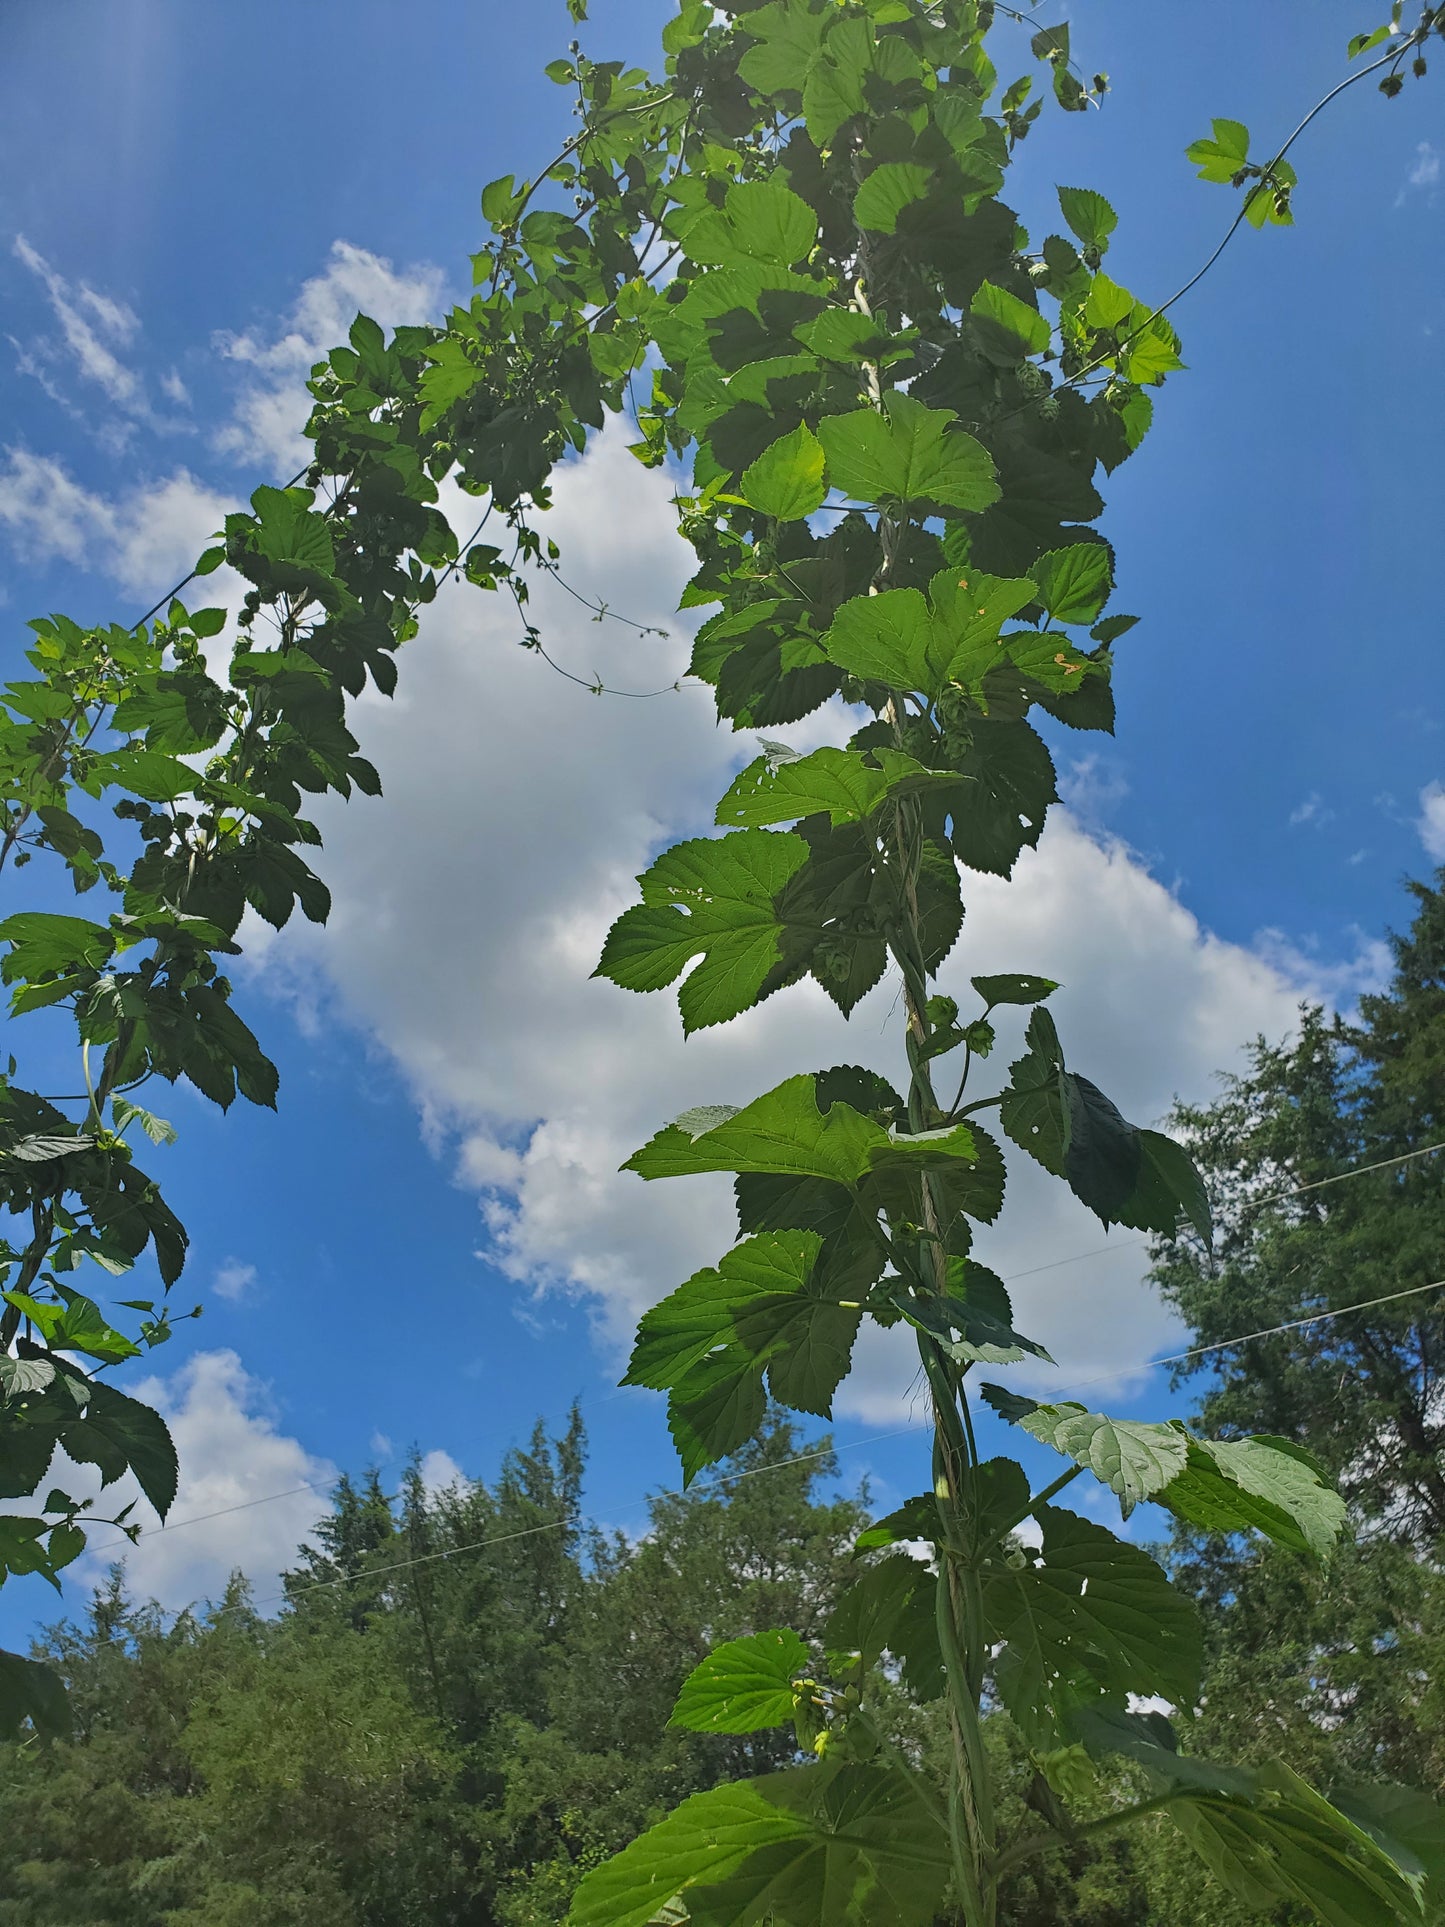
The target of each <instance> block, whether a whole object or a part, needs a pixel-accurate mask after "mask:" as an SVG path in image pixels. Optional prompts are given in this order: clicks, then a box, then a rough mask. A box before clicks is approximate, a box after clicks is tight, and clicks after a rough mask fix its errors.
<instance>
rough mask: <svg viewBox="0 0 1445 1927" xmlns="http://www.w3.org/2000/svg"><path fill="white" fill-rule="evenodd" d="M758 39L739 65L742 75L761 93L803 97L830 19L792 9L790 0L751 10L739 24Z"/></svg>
mask: <svg viewBox="0 0 1445 1927" xmlns="http://www.w3.org/2000/svg"><path fill="white" fill-rule="evenodd" d="M739 24H740V25H741V27H742V30H743V32H744V33H748V34H753V35H756V37H757V44H756V45H754V46H751V47H749V48H748V50H747V52H746V53H744V54H743V56H742V58H741V59H740V60H739V62H738V76H739V78H740V79H741V80H743V81H744V82H746V84H747V85H748V86H749V87H755V88H756V89H757V91H758V92H759V93H761V94H780V93H791V94H793V95H795V96H796V95H797V94H800V93H801V92H802V89H803V80H804V76H805V75H806V74H807V71H808V67H809V65H810V63H811V61H812V59H813V56H814V55H815V54H816V53H817V51H818V47H819V43H820V42H821V40H822V37H823V33H824V30H825V28H826V26H827V24H828V22H827V16H826V15H825V14H821V13H809V12H806V11H803V10H801V9H799V8H797V7H794V6H789V5H788V3H787V0H773V4H772V5H770V6H765V7H757V8H754V9H752V10H751V11H749V12H748V13H747V14H746V15H745V16H744V18H743V19H742V21H741V22H740V23H739Z"/></svg>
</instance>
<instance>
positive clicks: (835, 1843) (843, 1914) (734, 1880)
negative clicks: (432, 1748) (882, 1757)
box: [569, 1765, 949, 1927]
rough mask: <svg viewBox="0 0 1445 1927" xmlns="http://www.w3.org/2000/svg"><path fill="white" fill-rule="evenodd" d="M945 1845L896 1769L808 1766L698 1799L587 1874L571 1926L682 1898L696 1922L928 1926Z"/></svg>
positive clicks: (601, 1925)
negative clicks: (925, 1924)
mask: <svg viewBox="0 0 1445 1927" xmlns="http://www.w3.org/2000/svg"><path fill="white" fill-rule="evenodd" d="M948 1879H949V1854H948V1847H947V1841H946V1839H945V1838H944V1835H943V1833H942V1830H941V1828H940V1826H939V1824H938V1822H937V1820H936V1819H935V1818H934V1816H933V1815H932V1813H931V1812H930V1811H929V1809H928V1808H927V1807H926V1806H924V1804H923V1803H922V1801H921V1800H920V1799H919V1797H918V1795H917V1793H916V1792H915V1791H914V1788H913V1785H912V1783H911V1782H910V1781H909V1780H908V1779H907V1778H906V1777H905V1776H904V1775H903V1774H901V1773H898V1772H896V1771H895V1770H893V1769H891V1768H885V1767H872V1766H870V1767H863V1766H842V1767H834V1766H831V1765H830V1766H815V1767H804V1768H801V1769H797V1770H795V1771H792V1772H785V1773H774V1774H769V1775H767V1776H766V1777H765V1778H763V1779H759V1780H744V1781H741V1782H737V1783H734V1784H731V1785H725V1786H718V1787H712V1788H710V1789H709V1790H708V1791H707V1792H705V1793H694V1794H693V1795H692V1796H691V1798H690V1799H687V1800H684V1802H683V1803H682V1805H681V1806H680V1807H678V1808H677V1810H676V1811H675V1812H674V1813H672V1814H669V1816H668V1817H667V1819H665V1820H663V1821H662V1822H661V1823H660V1824H659V1825H658V1826H655V1827H652V1828H651V1829H649V1831H648V1832H646V1833H644V1834H643V1835H641V1837H640V1838H639V1839H637V1840H634V1841H633V1842H632V1844H631V1845H630V1846H628V1847H625V1848H624V1849H623V1851H622V1852H621V1853H620V1854H618V1855H617V1856H616V1857H615V1858H614V1859H612V1860H609V1861H607V1862H605V1863H604V1864H603V1865H602V1866H600V1867H597V1868H594V1869H593V1871H592V1872H591V1873H589V1874H587V1875H586V1877H585V1878H584V1879H583V1881H582V1884H581V1886H580V1887H579V1888H578V1890H577V1894H576V1897H575V1899H574V1900H573V1903H572V1912H571V1915H570V1916H569V1919H570V1922H571V1927H647V1924H648V1923H649V1922H650V1921H651V1920H652V1919H653V1918H654V1916H655V1915H656V1914H657V1913H658V1912H659V1911H660V1910H661V1909H662V1908H663V1907H664V1906H665V1905H666V1904H667V1902H668V1901H670V1900H673V1899H675V1898H677V1897H678V1896H681V1897H682V1898H683V1899H684V1901H685V1903H686V1907H687V1913H688V1917H689V1919H690V1920H691V1921H692V1922H693V1924H694V1927H727V1924H728V1923H738V1924H739V1927H741V1923H744V1922H760V1921H765V1920H767V1921H772V1922H773V1923H775V1927H885V1924H886V1927H913V1924H914V1923H917V1924H918V1927H924V1923H927V1922H928V1921H930V1920H932V1918H933V1916H934V1915H935V1913H936V1912H937V1911H938V1909H939V1907H941V1905H942V1904H943V1897H944V1893H945V1891H946V1889H947V1886H948Z"/></svg>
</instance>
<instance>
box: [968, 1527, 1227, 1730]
mask: <svg viewBox="0 0 1445 1927" xmlns="http://www.w3.org/2000/svg"><path fill="white" fill-rule="evenodd" d="M1034 1517H1035V1518H1036V1519H1037V1521H1038V1523H1039V1525H1040V1527H1041V1529H1042V1533H1043V1544H1042V1549H1041V1551H1040V1553H1039V1555H1038V1556H1037V1559H1036V1560H1033V1561H1031V1562H1030V1563H1028V1564H1026V1565H1025V1566H1023V1567H1022V1568H1021V1569H1018V1570H1015V1569H1012V1568H1003V1567H991V1568H990V1569H989V1570H988V1572H987V1573H986V1574H985V1577H984V1612H985V1617H986V1620H987V1623H988V1636H989V1639H990V1640H991V1641H995V1642H997V1641H1002V1642H1003V1643H1004V1645H1005V1651H1004V1652H1003V1653H1001V1654H1000V1655H999V1656H998V1658H997V1660H996V1661H995V1677H996V1680H997V1684H998V1690H999V1694H1000V1696H1001V1698H1002V1699H1003V1702H1004V1704H1005V1705H1006V1706H1007V1707H1008V1710H1009V1711H1010V1713H1012V1714H1013V1716H1014V1718H1015V1720H1016V1721H1017V1722H1018V1724H1019V1726H1020V1727H1021V1729H1022V1730H1023V1733H1024V1736H1025V1738H1026V1739H1027V1740H1028V1741H1029V1744H1030V1745H1033V1746H1037V1747H1041V1748H1044V1749H1048V1748H1050V1747H1053V1746H1057V1745H1059V1744H1061V1743H1062V1742H1063V1740H1064V1738H1065V1737H1066V1735H1065V1725H1066V1721H1067V1718H1068V1716H1069V1714H1070V1713H1071V1712H1072V1710H1073V1709H1074V1708H1076V1707H1080V1706H1087V1705H1090V1704H1093V1703H1094V1702H1096V1701H1098V1700H1101V1699H1107V1698H1122V1697H1123V1696H1124V1695H1125V1694H1127V1693H1161V1694H1163V1695H1164V1696H1165V1697H1166V1698H1167V1699H1169V1700H1172V1701H1173V1702H1174V1703H1175V1704H1176V1705H1184V1706H1192V1705H1193V1704H1194V1700H1195V1697H1196V1695H1197V1693H1198V1690H1199V1673H1200V1667H1201V1663H1202V1637H1201V1632H1200V1624H1199V1616H1198V1612H1197V1610H1196V1609H1195V1606H1194V1604H1193V1601H1192V1600H1190V1599H1188V1598H1187V1597H1186V1596H1185V1595H1184V1594H1183V1593H1181V1592H1178V1591H1177V1590H1176V1589H1175V1588H1174V1587H1172V1586H1171V1585H1170V1584H1169V1581H1168V1579H1167V1578H1166V1577H1165V1575H1164V1573H1163V1572H1162V1571H1161V1570H1160V1568H1159V1567H1158V1566H1157V1565H1156V1564H1155V1563H1154V1561H1153V1560H1152V1559H1151V1558H1150V1557H1149V1555H1148V1554H1147V1553H1145V1552H1141V1551H1140V1550H1139V1548H1138V1547H1137V1546H1131V1545H1128V1544H1126V1543H1125V1542H1124V1541H1123V1540H1121V1539H1118V1538H1116V1537H1115V1536H1114V1534H1113V1533H1111V1532H1109V1531H1106V1530H1105V1528H1104V1527H1103V1526H1098V1525H1094V1524H1093V1523H1092V1522H1091V1521H1089V1520H1086V1519H1080V1518H1078V1517H1077V1516H1076V1515H1075V1514H1073V1513H1071V1512H1064V1511H1061V1510H1059V1509H1058V1508H1057V1507H1055V1506H1039V1507H1038V1508H1037V1510H1036V1511H1035V1514H1034Z"/></svg>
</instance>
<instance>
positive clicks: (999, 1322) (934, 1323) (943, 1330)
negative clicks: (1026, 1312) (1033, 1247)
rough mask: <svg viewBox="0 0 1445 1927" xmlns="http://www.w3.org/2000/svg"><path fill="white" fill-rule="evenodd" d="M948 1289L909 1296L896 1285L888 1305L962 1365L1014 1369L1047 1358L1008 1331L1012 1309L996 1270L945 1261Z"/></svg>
mask: <svg viewBox="0 0 1445 1927" xmlns="http://www.w3.org/2000/svg"><path fill="white" fill-rule="evenodd" d="M949 1272H950V1290H949V1291H948V1292H947V1294H945V1295H940V1294H939V1293H937V1292H919V1293H916V1294H915V1293H913V1292H911V1291H909V1290H908V1288H907V1287H906V1286H904V1285H902V1284H899V1285H897V1286H896V1287H895V1289H894V1290H893V1292H892V1294H891V1297H892V1302H893V1303H894V1304H895V1305H896V1306H897V1307H898V1309H899V1310H900V1311H901V1312H902V1313H903V1315H904V1317H905V1318H906V1319H908V1321H909V1323H910V1324H912V1325H916V1326H917V1327H918V1329H919V1330H920V1331H926V1332H928V1333H929V1334H930V1335H931V1336H932V1337H934V1338H936V1339H937V1340H938V1342H939V1343H940V1344H941V1345H942V1347H943V1348H944V1350H945V1351H946V1352H947V1353H948V1354H949V1356H950V1357H951V1358H954V1359H956V1360H957V1361H958V1362H959V1363H960V1364H964V1365H1017V1364H1019V1363H1020V1362H1021V1361H1022V1360H1023V1359H1025V1358H1041V1359H1043V1361H1044V1362H1045V1364H1048V1365H1052V1364H1053V1362H1054V1361H1053V1359H1052V1358H1051V1357H1050V1356H1049V1354H1048V1353H1047V1352H1046V1351H1045V1350H1044V1348H1043V1346H1042V1345H1039V1344H1036V1343H1035V1341H1034V1340H1033V1339H1032V1338H1025V1337H1024V1336H1023V1335H1022V1334H1021V1333H1019V1332H1016V1331H1015V1330H1014V1329H1013V1306H1012V1305H1011V1304H1010V1302H1009V1295H1008V1289H1007V1287H1006V1286H1005V1284H1004V1282H1003V1279H1002V1278H1000V1277H999V1276H998V1274H997V1272H993V1271H990V1270H989V1269H988V1267H987V1266H986V1265H980V1264H975V1263H974V1262H973V1260H972V1259H965V1260H958V1259H954V1260H951V1261H950V1265H949Z"/></svg>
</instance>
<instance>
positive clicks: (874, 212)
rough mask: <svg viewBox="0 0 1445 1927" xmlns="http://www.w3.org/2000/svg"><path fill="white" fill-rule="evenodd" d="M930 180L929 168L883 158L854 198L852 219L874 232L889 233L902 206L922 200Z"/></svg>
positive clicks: (902, 208)
mask: <svg viewBox="0 0 1445 1927" xmlns="http://www.w3.org/2000/svg"><path fill="white" fill-rule="evenodd" d="M932 182H933V173H932V170H931V169H929V168H927V167H919V166H918V165H917V163H916V162H913V161H885V162H884V163H883V165H882V166H881V167H875V168H874V170H873V172H872V173H871V174H870V175H869V176H868V178H867V179H866V180H865V181H864V183H863V185H862V186H861V187H860V188H859V189H858V192H857V194H856V195H855V196H854V197H853V219H854V220H855V221H856V222H857V223H858V226H859V227H861V228H870V229H871V230H872V231H873V232H874V233H875V234H892V233H893V232H894V231H895V230H896V229H897V226H898V216H899V215H900V214H901V213H902V212H903V210H904V208H905V207H908V206H909V205H911V203H912V202H914V201H921V200H922V199H923V197H924V195H925V194H926V193H927V192H928V190H929V187H930V186H931V185H932Z"/></svg>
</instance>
